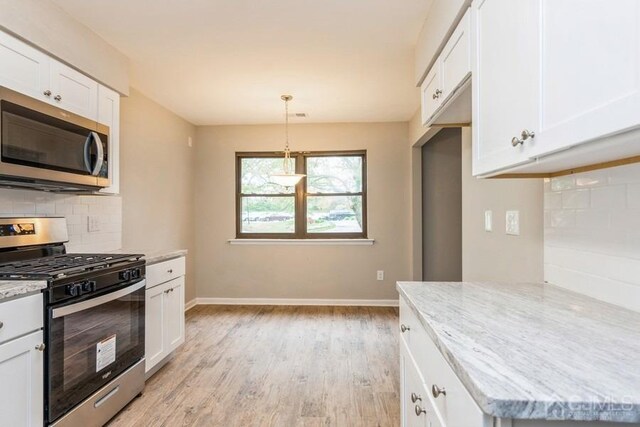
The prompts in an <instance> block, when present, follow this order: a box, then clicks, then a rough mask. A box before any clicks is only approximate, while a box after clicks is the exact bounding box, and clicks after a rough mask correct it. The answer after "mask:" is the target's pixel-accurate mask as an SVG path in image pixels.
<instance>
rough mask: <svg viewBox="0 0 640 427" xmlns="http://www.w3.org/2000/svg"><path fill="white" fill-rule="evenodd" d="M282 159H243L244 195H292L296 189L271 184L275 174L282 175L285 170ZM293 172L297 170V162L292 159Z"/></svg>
mask: <svg viewBox="0 0 640 427" xmlns="http://www.w3.org/2000/svg"><path fill="white" fill-rule="evenodd" d="M283 161H284V159H283V158H282V157H279V158H278V157H275V158H274V157H253V158H242V159H241V162H242V163H241V166H240V170H241V172H242V176H241V177H240V183H241V189H240V192H241V193H242V194H280V193H287V194H292V193H294V192H295V188H294V187H283V186H281V185H278V184H274V183H272V182H270V179H271V178H270V177H271V175H272V174H274V173H282V172H283V169H284V165H283ZM290 165H291V171H292V172H295V170H296V161H295V159H291V163H290Z"/></svg>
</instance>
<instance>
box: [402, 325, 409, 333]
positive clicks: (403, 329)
mask: <svg viewBox="0 0 640 427" xmlns="http://www.w3.org/2000/svg"><path fill="white" fill-rule="evenodd" d="M410 329H411V328H410V327H408V326H406V325H400V331H401V332H403V333H404V332H407V331H408V330H410Z"/></svg>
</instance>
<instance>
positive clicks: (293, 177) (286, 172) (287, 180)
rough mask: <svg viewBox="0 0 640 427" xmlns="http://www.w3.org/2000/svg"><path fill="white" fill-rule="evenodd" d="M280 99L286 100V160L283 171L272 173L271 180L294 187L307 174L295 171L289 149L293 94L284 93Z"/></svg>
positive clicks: (284, 185)
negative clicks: (290, 110)
mask: <svg viewBox="0 0 640 427" xmlns="http://www.w3.org/2000/svg"><path fill="white" fill-rule="evenodd" d="M280 99H282V100H283V101H284V131H285V146H284V161H283V167H282V173H276V174H272V175H271V176H270V177H269V180H270V181H271V182H273V183H274V184H278V185H282V186H283V187H293V186H295V185H297V184H298V182H300V180H301V179H302V178H304V177H305V176H306V175H303V174H301V173H294V172H295V171H293V170H291V151H290V150H289V101H291V100H292V99H293V97H292V96H291V95H282V96H281V97H280Z"/></svg>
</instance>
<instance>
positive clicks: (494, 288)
mask: <svg viewBox="0 0 640 427" xmlns="http://www.w3.org/2000/svg"><path fill="white" fill-rule="evenodd" d="M397 289H398V291H399V292H400V294H401V296H403V297H404V298H405V299H406V301H407V303H408V305H409V307H410V308H411V310H413V312H414V313H415V314H416V316H417V317H418V319H419V320H420V322H421V323H422V324H423V325H424V327H425V329H426V331H427V333H428V334H429V335H430V337H431V339H432V340H433V341H434V342H435V344H436V346H437V347H438V348H439V349H440V352H441V353H442V355H443V356H444V357H445V359H446V360H447V361H448V362H449V365H450V366H451V367H452V368H453V370H454V371H455V373H456V374H457V376H458V378H460V380H461V381H462V383H463V384H464V385H465V387H466V388H467V389H468V390H469V393H470V394H471V395H472V396H473V398H474V399H475V401H476V403H477V404H478V405H479V406H480V408H481V409H482V410H483V411H484V412H485V413H486V414H489V415H492V416H495V417H501V418H515V419H555V420H581V421H616V422H640V313H637V312H633V311H630V310H627V309H624V308H620V307H617V306H614V305H611V304H607V303H604V302H600V301H598V300H595V299H592V298H589V297H586V296H583V295H580V294H576V293H573V292H570V291H567V290H563V289H561V288H557V287H554V286H551V285H544V284H515V283H505V284H497V283H460V282H399V283H398V284H397Z"/></svg>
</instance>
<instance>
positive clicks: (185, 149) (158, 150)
mask: <svg viewBox="0 0 640 427" xmlns="http://www.w3.org/2000/svg"><path fill="white" fill-rule="evenodd" d="M120 114H121V118H120V120H121V130H120V162H121V163H120V189H121V196H122V245H123V248H124V249H126V250H135V251H143V252H155V251H158V250H164V249H178V248H185V249H188V250H189V255H188V256H187V285H186V299H187V301H189V300H191V299H193V298H195V272H194V268H193V266H194V261H193V260H194V257H195V246H194V236H193V232H194V230H193V222H192V218H193V203H194V200H193V199H194V197H193V191H194V190H193V188H194V187H193V163H194V154H195V153H194V151H195V150H194V149H193V148H190V147H189V146H188V144H187V140H188V137H189V136H191V137H195V133H196V129H195V127H194V126H193V125H192V124H190V123H188V122H187V121H185V120H183V119H181V118H180V117H178V116H176V115H175V114H174V113H172V112H170V111H169V110H167V109H165V108H164V107H161V106H160V105H158V104H156V103H155V102H153V101H151V100H150V99H148V98H146V97H144V95H142V94H140V93H139V92H138V91H136V90H135V89H131V95H130V96H129V97H128V98H123V99H122V101H121V113H120Z"/></svg>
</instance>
